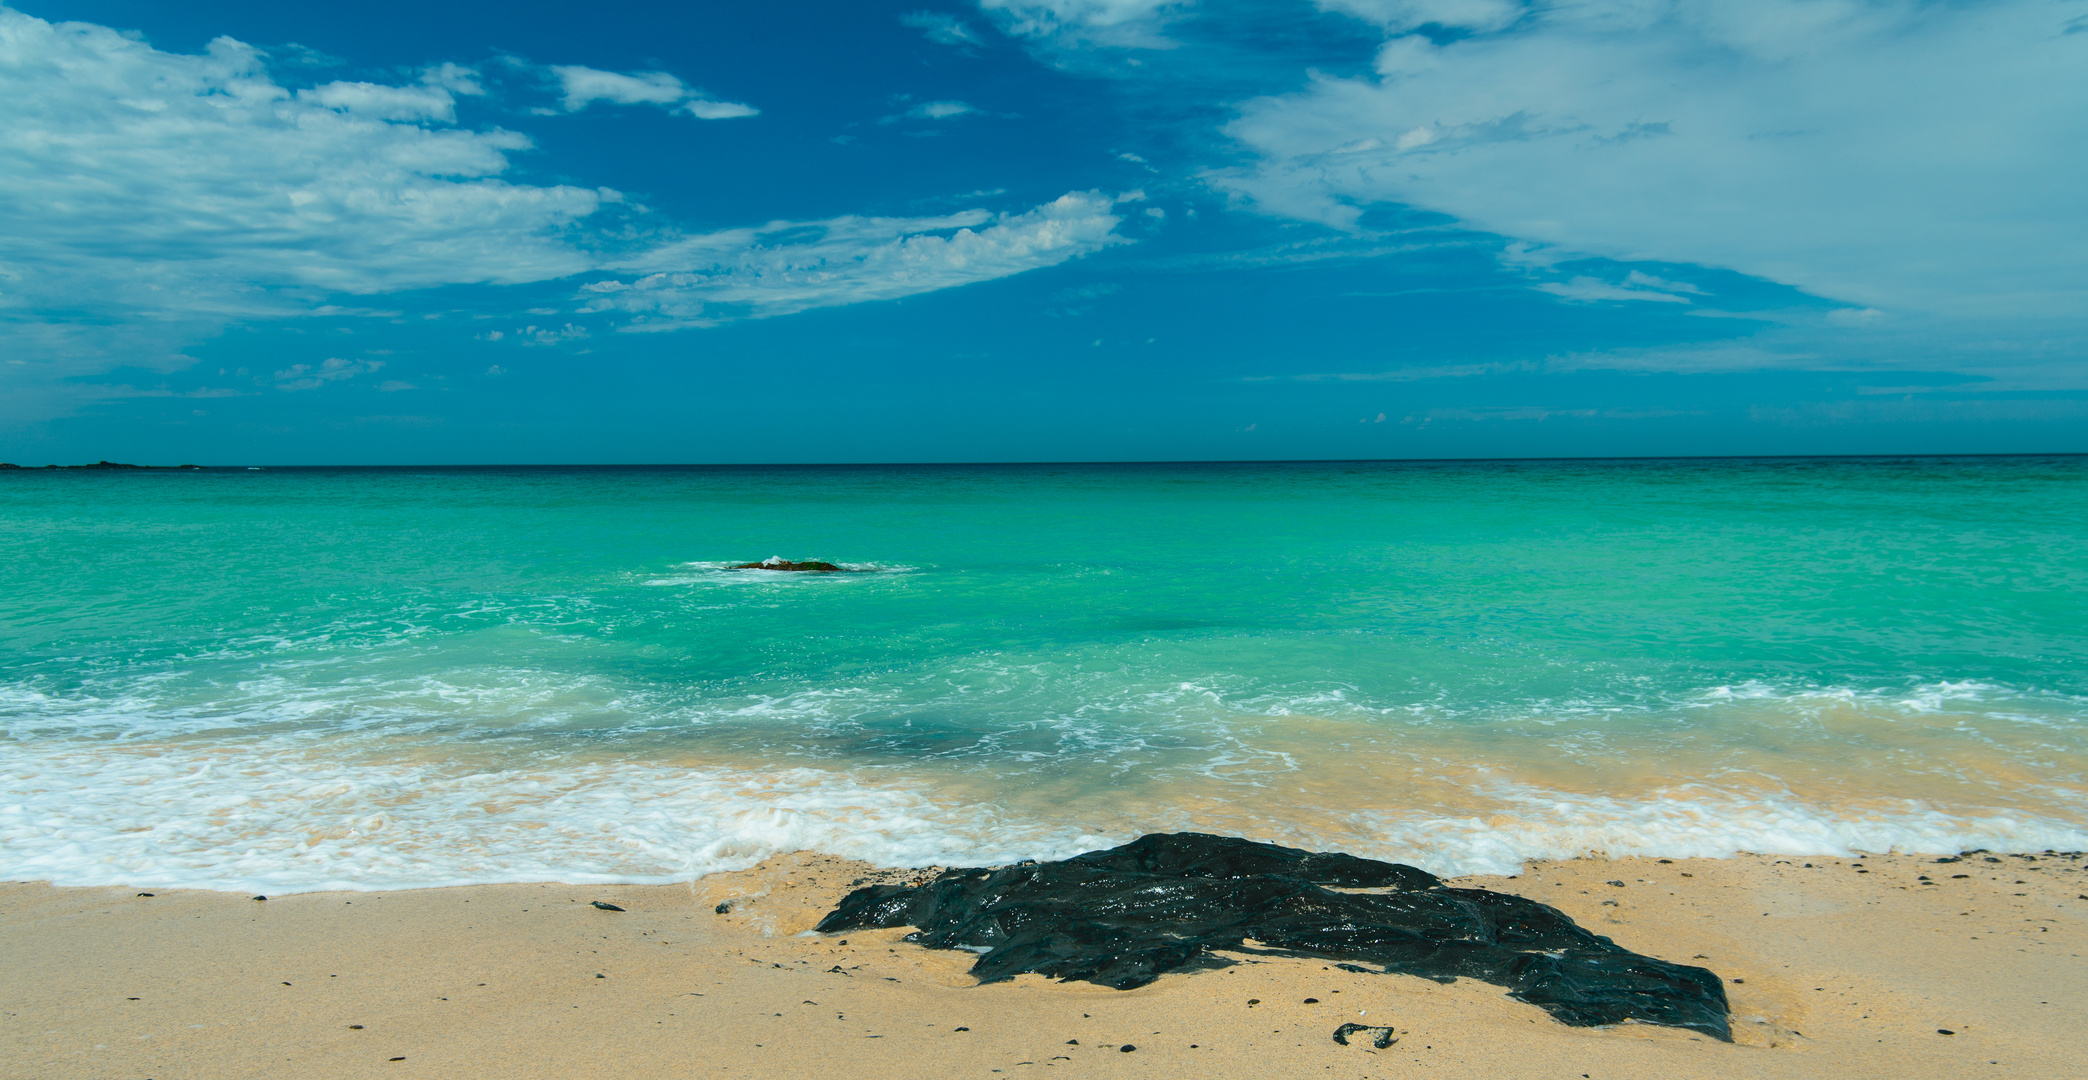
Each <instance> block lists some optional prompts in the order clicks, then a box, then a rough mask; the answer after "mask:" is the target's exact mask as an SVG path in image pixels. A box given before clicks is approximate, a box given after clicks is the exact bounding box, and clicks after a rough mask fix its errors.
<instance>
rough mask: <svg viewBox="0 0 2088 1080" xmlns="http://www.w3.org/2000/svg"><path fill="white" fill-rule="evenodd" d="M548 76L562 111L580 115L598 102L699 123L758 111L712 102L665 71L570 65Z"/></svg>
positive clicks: (554, 68)
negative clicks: (662, 110)
mask: <svg viewBox="0 0 2088 1080" xmlns="http://www.w3.org/2000/svg"><path fill="white" fill-rule="evenodd" d="M551 74H552V75H554V76H556V77H557V79H558V85H559V89H560V91H561V92H563V93H564V94H565V101H564V105H565V110H566V111H567V112H579V111H580V110H582V109H585V108H587V107H588V106H589V105H592V104H594V103H595V102H597V101H607V102H610V103H611V104H616V105H660V106H665V107H668V108H669V109H671V110H672V111H675V112H686V113H688V114H689V115H690V116H694V117H696V118H697V119H699V120H728V119H731V118H733V117H739V116H758V115H760V113H761V110H760V109H757V108H754V107H753V106H751V105H741V104H739V103H738V102H732V101H713V100H711V99H709V98H707V97H705V96H704V95H703V94H702V93H700V92H698V91H697V90H695V89H693V88H691V87H690V86H688V85H687V84H686V83H683V82H682V81H681V80H680V79H679V78H676V77H675V76H673V75H669V74H668V73H666V72H664V71H641V72H639V73H638V74H636V75H623V74H619V73H617V72H614V71H600V70H597V69H595V68H591V67H580V66H578V65H573V64H563V65H553V66H552V68H551Z"/></svg>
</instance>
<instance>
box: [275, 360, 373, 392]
mask: <svg viewBox="0 0 2088 1080" xmlns="http://www.w3.org/2000/svg"><path fill="white" fill-rule="evenodd" d="M382 367H384V361H382V360H343V359H341V358H340V357H338V356H336V357H331V358H329V359H326V360H323V361H321V362H319V363H317V364H292V365H290V366H289V367H287V368H284V369H283V370H281V371H278V372H276V373H275V384H276V389H278V390H317V389H319V388H320V387H322V386H325V385H326V384H327V383H330V382H340V381H342V380H344V379H352V378H355V377H356V376H357V375H368V374H369V373H371V372H373V371H376V370H378V369H380V368H382Z"/></svg>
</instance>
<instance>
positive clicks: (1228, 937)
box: [818, 833, 1732, 1041]
mask: <svg viewBox="0 0 2088 1080" xmlns="http://www.w3.org/2000/svg"><path fill="white" fill-rule="evenodd" d="M896 926H912V927H915V928H916V932H915V933H913V934H911V935H909V936H908V938H907V940H909V941H913V942H916V943H918V944H920V945H924V946H926V947H928V948H932V949H967V950H970V951H973V952H977V953H980V954H981V955H980V956H979V959H978V961H977V962H976V963H974V964H973V965H972V969H971V972H972V974H973V975H975V976H977V977H978V978H979V979H980V981H982V982H999V981H1001V980H1005V979H1010V978H1013V977H1014V976H1016V975H1020V974H1024V973H1027V972H1034V973H1036V974H1040V975H1046V976H1050V977H1052V978H1056V979H1061V980H1077V981H1082V982H1092V983H1099V984H1100V985H1103V986H1108V987H1113V988H1115V989H1118V990H1129V989H1132V988H1133V987H1139V986H1144V985H1146V984H1147V983H1150V982H1152V981H1153V980H1155V979H1157V978H1159V977H1160V976H1161V975H1162V974H1165V973H1167V972H1170V971H1180V970H1200V969H1212V968H1221V967H1227V966H1230V965H1231V964H1234V963H1237V962H1238V961H1236V960H1234V959H1231V958H1229V957H1226V956H1222V955H1219V952H1220V951H1223V952H1227V953H1235V954H1240V953H1246V954H1252V953H1264V954H1276V955H1292V956H1311V957H1319V958H1323V959H1330V960H1336V961H1340V962H1341V966H1342V967H1343V968H1345V969H1347V970H1351V971H1369V970H1372V969H1371V968H1369V967H1364V966H1362V965H1366V964H1367V965H1374V966H1375V968H1376V969H1377V970H1380V971H1383V972H1386V973H1390V974H1401V975H1419V976H1421V977H1422V978H1427V979H1434V980H1436V981H1437V982H1445V983H1447V982H1452V981H1454V980H1456V979H1458V978H1468V979H1479V980H1482V981H1484V982H1489V983H1493V984H1495V985H1497V986H1504V987H1507V988H1508V993H1509V996H1510V997H1513V998H1515V999H1517V1000H1520V1001H1526V1002H1529V1003H1530V1004H1532V1005H1536V1006H1538V1007H1539V1008H1542V1009H1544V1010H1545V1011H1546V1012H1549V1013H1550V1014H1551V1015H1552V1016H1553V1018H1554V1019H1557V1020H1558V1021H1560V1022H1561V1023H1565V1024H1573V1025H1577V1026H1584V1027H1585V1026H1594V1025H1599V1024H1617V1023H1623V1022H1625V1021H1629V1020H1635V1021H1639V1022H1641V1023H1648V1024H1661V1025H1665V1026H1668V1027H1677V1028H1686V1029H1689V1030H1692V1031H1699V1032H1703V1033H1704V1034H1706V1035H1710V1036H1712V1037H1714V1038H1718V1039H1722V1040H1725V1041H1731V1039H1732V1035H1731V1032H1730V1030H1729V1028H1728V1026H1727V1015H1726V1014H1727V1011H1728V1010H1727V1006H1726V995H1725V987H1724V985H1723V984H1722V982H1721V980H1720V979H1719V977H1718V976H1717V975H1715V974H1713V973H1711V972H1710V971H1707V970H1705V969H1703V968H1700V967H1691V966H1688V965H1685V964H1673V963H1669V962H1667V961H1665V960H1656V959H1654V958H1652V957H1649V956H1641V955H1639V954H1638V953H1635V952H1632V951H1630V950H1628V949H1625V948H1623V947H1621V946H1619V945H1617V944H1616V943H1615V942H1613V941H1611V940H1610V939H1609V938H1606V937H1602V936H1600V935H1598V934H1592V933H1589V932H1588V931H1587V930H1584V929H1582V928H1581V927H1580V926H1579V925H1578V924H1576V923H1575V922H1574V921H1573V920H1572V919H1569V918H1567V917H1566V915H1565V914H1564V913H1563V912H1560V911H1559V910H1557V909H1556V908H1552V907H1549V906H1546V905H1544V904H1540V903H1538V902H1536V901H1535V900H1529V899H1525V898H1523V897H1520V896H1513V895H1509V894H1505V893H1496V892H1489V891H1487V890H1484V889H1457V888H1451V887H1449V886H1446V885H1444V884H1443V882H1442V880H1441V879H1440V878H1437V877H1436V876H1435V875H1433V874H1430V873H1428V872H1426V871H1424V870H1419V869H1416V868H1414V867H1411V866H1404V865H1401V864H1398V863H1387V862H1378V861H1376V860H1373V859H1362V858H1357V857H1355V856H1352V855H1342V854H1338V853H1316V852H1309V851H1301V850H1298V849H1296V848H1286V847H1278V846H1276V845H1274V844H1263V843H1256V842H1254V841H1251V840H1243V839H1240V838H1237V837H1223V836H1211V835H1208V834H1204V833H1173V834H1160V833H1155V834H1152V835H1149V836H1144V837H1140V838H1139V839H1138V840H1135V841H1133V842H1131V843H1129V844H1126V845H1124V846H1122V847H1118V848H1111V849H1109V850H1107V851H1094V852H1089V853H1087V854H1085V855H1077V856H1075V857H1073V858H1070V859H1066V860H1063V861H1060V862H1048V863H1036V862H1025V863H1020V864H1017V865H1015V866H1009V867H1003V868H1000V869H957V870H949V871H946V872H944V873H942V874H940V875H938V876H936V877H935V878H934V879H932V880H929V881H927V882H924V883H922V884H919V885H916V886H905V885H872V886H869V887H867V888H861V889H857V890H855V891H854V892H852V893H849V894H848V895H847V896H846V897H844V898H843V899H842V900H841V903H840V905H839V906H838V907H836V908H835V909H834V910H833V911H832V912H831V913H829V914H828V915H827V916H826V918H825V919H823V920H821V922H820V923H819V926H818V929H819V931H820V932H822V933H839V932H843V931H849V930H861V929H869V928H873V927H896Z"/></svg>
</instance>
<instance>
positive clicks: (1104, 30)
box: [979, 0, 1196, 49]
mask: <svg viewBox="0 0 2088 1080" xmlns="http://www.w3.org/2000/svg"><path fill="white" fill-rule="evenodd" d="M1195 2H1196V0H979V8H980V10H982V11H984V12H985V13H986V14H987V15H988V16H989V17H991V18H992V19H993V20H994V21H995V22H996V23H998V24H999V25H1000V28H1001V29H1002V30H1003V31H1005V32H1007V33H1009V34H1011V35H1014V36H1016V37H1025V38H1031V39H1035V40H1038V41H1042V42H1045V43H1049V44H1055V45H1066V46H1078V45H1101V46H1105V47H1109V48H1132V49H1159V48H1168V47H1171V46H1172V45H1173V44H1174V43H1173V42H1171V41H1169V40H1168V39H1167V37H1166V36H1165V35H1164V34H1163V33H1162V30H1163V29H1164V28H1165V27H1166V25H1167V23H1168V22H1169V20H1171V19H1172V18H1174V17H1176V16H1179V15H1180V14H1182V13H1183V12H1185V11H1187V10H1188V9H1189V8H1191V7H1193V6H1195Z"/></svg>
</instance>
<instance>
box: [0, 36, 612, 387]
mask: <svg viewBox="0 0 2088 1080" xmlns="http://www.w3.org/2000/svg"><path fill="white" fill-rule="evenodd" d="M457 70H458V71H461V69H457ZM434 75H435V81H434V82H423V83H421V84H418V85H411V86H403V87H387V86H381V85H377V84H372V83H340V82H337V83H329V84H327V85H325V86H321V87H317V88H314V89H312V90H307V91H303V92H300V93H293V92H291V91H290V90H287V89H285V88H283V87H282V86H279V85H277V84H276V83H275V82H274V81H273V80H272V79H271V77H270V76H269V74H268V72H267V70H266V69H265V67H264V65H263V58H262V56H261V54H260V53H258V52H257V51H256V50H254V49H253V48H251V47H249V46H246V45H243V44H240V43H239V42H236V41H233V40H231V39H229V38H219V39H217V40H216V41H214V42H212V43H211V44H210V46H209V48H208V50H207V51H206V52H205V53H203V54H202V55H182V54H176V53H165V52H160V51H158V50H156V49H153V48H152V47H151V46H149V45H146V44H144V43H142V42H139V41H136V40H133V39H132V38H129V37H126V36H124V35H121V34H118V33H116V32H115V31H113V30H109V29H106V28H104V27H99V26H92V25H88V24H82V23H66V24H59V25H53V24H51V23H48V22H45V21H43V20H41V19H34V18H31V17H29V16H26V15H23V14H21V13H19V12H16V11H13V10H10V9H7V8H4V7H0V101H6V102H7V106H6V108H5V109H0V332H7V336H8V338H9V339H11V340H12V341H13V342H14V343H15V345H16V347H26V349H27V350H28V351H29V352H30V353H31V354H33V355H37V356H38V357H39V359H52V358H66V357H71V358H73V359H75V360H78V361H79V362H81V363H86V362H87V358H90V357H92V356H94V355H96V354H99V353H104V352H109V351H115V352H119V353H121V354H122V355H124V356H125V358H126V359H127V360H128V361H129V362H131V363H134V364H143V365H145V366H162V367H164V366H166V365H168V364H175V365H178V364H180V363H183V362H185V361H184V359H183V358H181V357H180V356H179V354H178V352H176V349H178V342H179V341H180V340H181V339H183V338H184V337H185V336H188V337H192V336H193V334H194V333H195V332H197V331H199V330H207V328H208V327H209V326H211V325H216V324H219V323H222V322H223V321H224V320H226V319H229V318H234V317H240V316H248V315H269V314H284V313H289V312H293V311H300V310H305V309H307V308H308V306H309V301H298V300H296V299H295V298H294V297H286V295H285V290H290V291H292V292H295V291H297V290H307V291H309V292H310V293H312V294H316V293H317V292H319V291H339V292H350V293H369V292H377V291H381V290H388V289H401V288H415V287H422V286H430V285H442V284H456V283H472V282H490V283H517V282H526V281H537V280H542V279H545V278H554V277H561V276H564V275H568V274H573V273H578V272H579V271H582V270H585V269H586V268H587V267H588V265H589V260H588V259H587V257H586V256H584V255H583V254H582V253H581V252H579V251H577V250H576V249H575V248H574V247H573V246H572V245H571V244H570V243H568V242H567V241H566V240H565V239H564V238H563V236H562V232H563V230H565V229H566V228H567V227H568V226H570V225H572V224H573V223H575V222H577V221H580V220H582V219H584V218H586V217H587V216H588V215H590V214H592V213H594V212H595V211H596V209H597V208H598V207H599V206H600V204H601V203H602V201H603V194H602V193H601V192H598V191H589V190H585V189H581V188H575V187H565V186H554V187H536V186H528V185H520V184H512V183H508V182H506V181H504V180H501V179H499V175H500V173H501V172H503V171H504V170H505V169H506V168H507V166H508V157H507V155H508V154H509V153H511V152H514V151H517V150H523V149H526V148H528V147H529V145H530V144H529V140H528V139H526V138H524V137H523V136H521V135H517V134H515V133H512V132H507V131H499V130H493V131H466V130H457V129H454V128H451V127H448V126H446V125H445V123H444V122H445V121H447V120H448V118H449V117H450V116H451V115H452V109H453V99H452V97H451V95H452V94H453V93H456V92H457V91H455V90H452V89H449V88H448V87H446V86H442V85H436V82H444V81H446V82H449V83H451V84H461V82H462V81H463V80H462V77H461V76H460V75H458V74H457V73H456V72H454V71H451V72H444V71H439V70H438V71H435V72H434ZM10 326H11V327H12V330H11V332H10V331H8V329H7V328H8V327H10ZM155 339H157V340H158V342H159V344H157V345H154V344H152V341H153V340H155Z"/></svg>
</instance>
